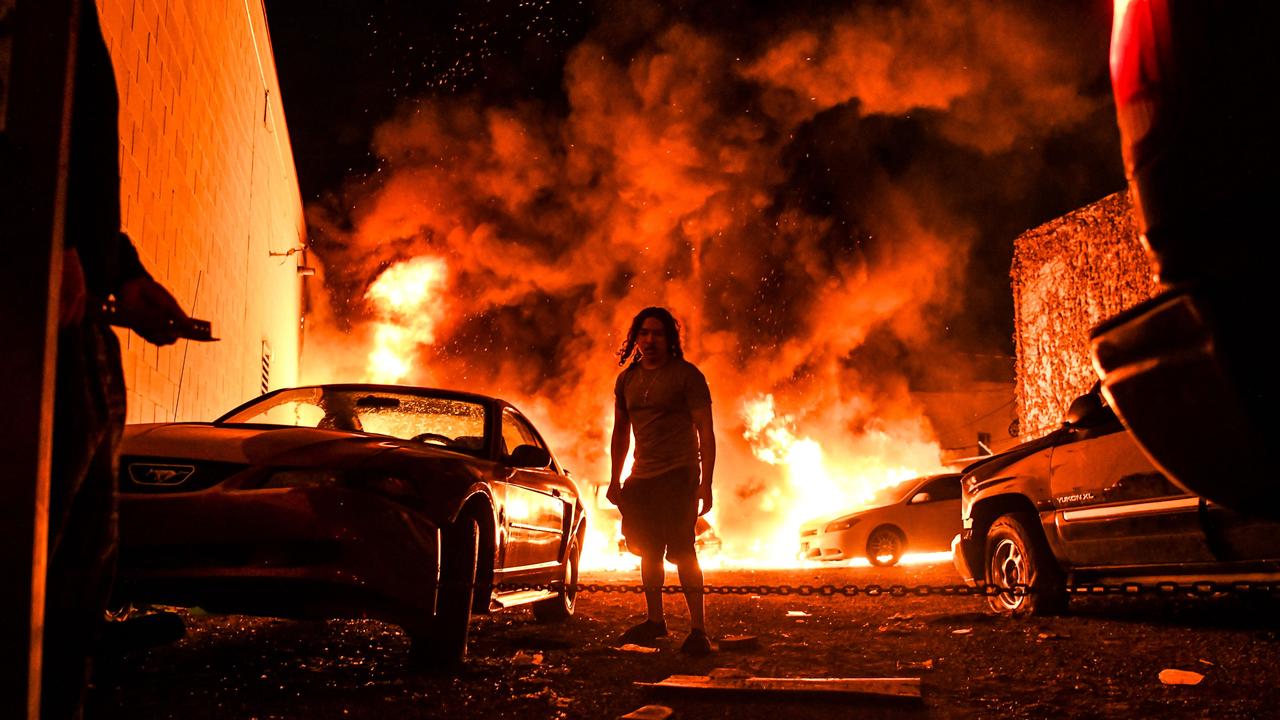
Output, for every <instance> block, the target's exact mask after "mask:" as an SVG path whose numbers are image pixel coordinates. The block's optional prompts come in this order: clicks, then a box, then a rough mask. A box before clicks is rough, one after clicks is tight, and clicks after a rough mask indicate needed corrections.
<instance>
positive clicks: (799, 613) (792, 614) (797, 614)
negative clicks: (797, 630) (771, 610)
mask: <svg viewBox="0 0 1280 720" xmlns="http://www.w3.org/2000/svg"><path fill="white" fill-rule="evenodd" d="M787 617H789V618H807V617H813V616H812V615H810V614H809V613H807V612H805V611H803V610H788V611H787Z"/></svg>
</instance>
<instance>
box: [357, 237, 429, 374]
mask: <svg viewBox="0 0 1280 720" xmlns="http://www.w3.org/2000/svg"><path fill="white" fill-rule="evenodd" d="M447 279H448V269H447V268H446V267H445V263H444V261H443V260H440V259H438V258H433V257H416V258H413V259H412V260H406V261H404V262H400V263H396V264H394V265H392V266H390V267H388V268H387V269H386V270H384V271H383V272H382V274H381V275H379V276H378V278H377V279H376V280H375V281H374V282H373V284H372V285H370V286H369V290H368V291H367V292H366V293H365V299H366V300H368V301H369V302H370V303H372V304H373V306H374V308H375V309H376V310H377V313H378V316H379V320H378V321H377V322H376V323H375V324H374V328H373V348H372V349H371V350H370V351H369V363H368V366H367V369H366V373H367V378H366V379H367V380H368V382H375V383H390V384H394V383H398V382H400V381H402V380H404V379H405V378H406V377H408V376H409V374H410V372H411V371H412V365H411V360H412V358H413V357H414V355H415V353H416V352H417V350H418V347H419V346H422V345H430V344H432V343H433V342H435V339H436V323H437V318H439V317H441V316H443V314H444V312H445V310H446V308H445V304H446V303H445V297H444V289H445V284H446V280H447Z"/></svg>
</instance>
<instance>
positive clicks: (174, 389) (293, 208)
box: [98, 0, 305, 422]
mask: <svg viewBox="0 0 1280 720" xmlns="http://www.w3.org/2000/svg"><path fill="white" fill-rule="evenodd" d="M98 12H99V16H100V18H101V21H102V29H103V34H104V35H105V36H106V40H107V47H108V49H109V50H110V52H111V57H112V62H113V64H114V67H115V74H116V83H117V87H118V88H119V93H120V172H121V181H122V182H121V198H120V201H121V213H122V218H123V224H124V229H125V231H126V232H128V233H129V235H130V237H131V238H133V242H134V244H135V245H136V246H137V247H138V250H139V253H140V254H141V256H142V261H143V263H145V264H146V266H147V268H148V270H149V271H150V272H151V274H152V275H153V276H155V278H156V279H157V280H159V281H160V282H161V283H163V284H164V285H165V286H167V287H168V288H169V290H170V291H171V292H172V293H173V295H174V297H175V298H177V300H178V302H179V303H181V305H182V306H183V308H184V309H185V310H186V311H187V312H188V313H189V314H191V315H193V316H195V317H198V318H202V319H206V320H210V321H211V322H212V323H213V331H214V335H215V336H217V337H219V338H221V340H220V341H219V342H216V343H198V342H189V341H185V340H179V341H178V343H177V344H176V345H172V346H169V347H167V348H156V347H155V346H154V345H150V344H148V343H146V342H145V341H143V340H142V339H141V338H140V337H138V336H137V335H136V334H134V333H132V332H129V331H119V335H120V340H121V346H122V348H123V355H124V364H125V375H126V380H127V383H128V388H129V398H128V399H129V415H128V419H129V422H165V421H170V420H210V419H213V418H214V417H217V416H218V415H220V414H222V413H223V412H225V411H226V410H229V409H230V408H232V407H234V406H235V405H237V404H239V403H241V402H243V401H245V400H247V399H249V398H252V397H255V396H257V395H258V394H259V393H260V392H261V390H262V382H263V372H264V371H263V349H264V347H269V348H270V352H271V359H270V377H269V382H270V386H271V387H273V388H274V387H280V386H282V385H290V384H294V383H296V382H297V370H298V354H299V339H300V333H299V328H300V317H301V282H300V279H299V277H298V273H297V266H298V264H299V261H298V260H299V258H300V257H301V254H299V253H295V254H292V255H289V254H286V253H288V252H289V251H290V250H293V249H295V248H299V247H300V246H301V245H302V243H303V239H304V233H305V228H304V224H303V211H302V202H301V197H300V194H299V190H298V181H297V175H296V170H295V167H294V164H293V154H292V149H291V148H290V145H289V136H288V130H287V128H286V125H285V119H284V113H283V110H282V104H281V102H280V89H279V84H278V82H277V79H276V71H275V61H274V57H273V55H272V51H271V42H270V37H269V35H268V31H267V23H266V14H265V12H264V10H263V7H262V4H261V0H98Z"/></svg>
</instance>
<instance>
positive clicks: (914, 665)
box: [898, 658, 933, 670]
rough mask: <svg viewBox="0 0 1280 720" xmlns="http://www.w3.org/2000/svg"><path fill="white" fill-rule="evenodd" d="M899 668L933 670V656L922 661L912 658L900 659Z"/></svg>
mask: <svg viewBox="0 0 1280 720" xmlns="http://www.w3.org/2000/svg"><path fill="white" fill-rule="evenodd" d="M898 669H899V670H932V669H933V658H929V659H928V660H923V661H921V662H912V661H910V660H899V661H898Z"/></svg>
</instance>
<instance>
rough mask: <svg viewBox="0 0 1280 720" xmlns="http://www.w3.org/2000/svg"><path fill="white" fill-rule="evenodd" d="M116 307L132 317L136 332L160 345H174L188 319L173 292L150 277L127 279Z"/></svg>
mask: <svg viewBox="0 0 1280 720" xmlns="http://www.w3.org/2000/svg"><path fill="white" fill-rule="evenodd" d="M116 306H117V307H118V308H119V309H120V311H121V313H122V314H124V315H125V316H127V317H128V318H129V320H130V323H129V326H130V327H131V328H132V329H133V330H134V332H136V333H138V334H139V335H141V336H142V337H143V339H145V340H146V341H147V342H151V343H155V344H156V345H172V344H173V343H174V341H176V340H177V339H178V334H179V331H180V328H181V326H182V324H183V323H185V322H186V321H187V314H186V313H185V312H183V311H182V306H180V305H178V301H177V300H174V299H173V295H170V294H169V291H168V290H166V289H165V288H164V286H163V285H161V284H160V283H158V282H156V281H155V280H152V279H151V278H149V277H138V278H134V279H132V280H129V281H127V282H125V284H124V285H122V286H121V287H120V292H118V293H116Z"/></svg>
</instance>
